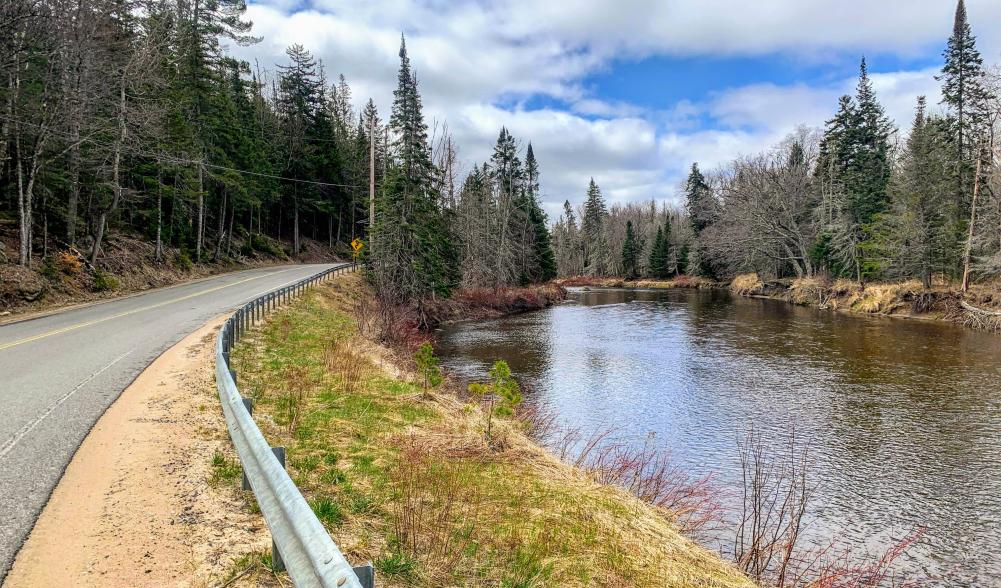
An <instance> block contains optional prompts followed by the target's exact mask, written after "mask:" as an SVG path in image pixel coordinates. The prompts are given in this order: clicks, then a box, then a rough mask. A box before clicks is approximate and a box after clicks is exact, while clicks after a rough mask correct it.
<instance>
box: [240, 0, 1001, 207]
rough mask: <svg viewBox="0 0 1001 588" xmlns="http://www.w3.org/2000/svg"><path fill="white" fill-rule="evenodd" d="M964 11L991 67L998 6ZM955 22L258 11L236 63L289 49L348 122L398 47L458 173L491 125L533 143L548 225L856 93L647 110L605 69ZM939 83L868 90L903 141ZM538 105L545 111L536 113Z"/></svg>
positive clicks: (633, 11)
mask: <svg viewBox="0 0 1001 588" xmlns="http://www.w3.org/2000/svg"><path fill="white" fill-rule="evenodd" d="M967 4H968V9H969V13H970V16H971V19H972V21H973V23H974V30H975V32H978V33H980V34H981V37H980V38H979V44H980V47H981V49H982V50H983V52H984V54H985V57H986V58H987V61H989V62H990V61H994V60H995V59H994V57H993V56H994V54H996V53H1001V34H996V33H995V32H994V28H993V27H986V26H978V24H977V23H989V22H993V21H996V20H998V19H1001V2H997V1H996V0H968V2H967ZM953 8H954V4H953V3H952V1H951V0H949V1H946V2H943V1H941V0H883V1H882V2H879V3H875V2H871V1H870V0H812V1H810V2H803V1H802V0H759V2H757V3H755V4H754V5H753V6H751V5H748V3H747V2H746V0H616V1H615V2H612V1H586V0H577V1H573V0H568V1H566V2H536V1H535V0H452V1H445V0H416V1H415V0H378V1H370V2H358V1H357V0H312V1H311V2H310V1H308V0H266V1H257V2H253V3H252V4H251V5H250V7H249V9H248V13H247V14H248V18H249V19H251V20H253V21H254V23H255V27H254V34H255V35H259V36H262V37H263V41H262V42H261V43H259V44H257V45H254V46H250V47H231V50H232V51H233V52H234V53H236V54H237V55H238V56H240V57H242V58H244V59H248V60H249V61H251V62H252V63H253V62H254V60H258V61H259V62H260V64H261V65H262V67H265V68H271V69H273V64H275V63H283V62H284V61H285V55H284V51H285V48H286V47H287V46H288V45H290V44H292V43H300V44H302V45H304V46H305V47H306V48H307V49H308V50H310V51H311V52H312V53H313V54H314V55H315V56H317V57H318V58H319V59H321V60H322V62H323V63H324V66H325V68H326V70H327V72H328V78H329V79H333V78H334V77H335V76H336V74H338V73H343V74H344V75H345V76H346V77H347V79H348V82H349V83H350V85H351V88H352V91H353V97H354V101H355V104H356V107H360V106H361V105H362V103H363V102H365V101H366V100H367V99H368V98H369V97H372V98H373V99H374V100H375V102H376V105H377V106H378V107H379V109H380V112H381V113H382V115H383V118H386V117H387V116H388V111H389V107H390V104H391V101H392V91H393V88H394V87H395V85H396V73H397V68H398V65H399V60H398V57H397V51H398V49H399V42H400V33H401V32H405V33H406V35H407V45H408V48H409V50H410V57H411V60H412V63H413V67H414V70H415V72H416V74H417V76H418V78H419V82H420V89H421V93H422V97H423V102H424V106H425V111H426V114H427V116H428V119H429V122H437V123H438V124H439V125H440V124H441V123H447V125H448V129H449V131H450V132H451V133H452V134H453V135H454V137H455V139H456V142H457V144H458V145H459V150H460V153H459V155H460V160H461V161H462V162H463V164H464V165H465V166H466V168H469V167H471V166H472V165H473V163H476V162H482V161H484V160H485V159H486V158H488V157H489V155H490V153H491V150H492V148H493V144H494V141H495V140H496V137H497V133H498V131H499V129H500V127H501V126H506V127H507V128H508V129H509V130H510V131H511V132H512V133H513V134H514V135H515V136H516V137H518V138H519V139H521V140H522V141H523V143H527V142H528V141H531V142H532V143H533V146H534V148H535V152H536V155H537V157H538V158H539V160H540V163H541V165H542V185H543V191H544V195H545V198H546V208H547V211H548V212H550V214H551V215H552V214H556V213H558V211H559V207H560V205H561V204H562V202H563V200H564V199H570V200H571V201H572V202H579V201H580V200H581V199H583V197H584V192H585V190H586V186H587V182H588V180H589V178H590V177H592V176H593V177H594V178H595V180H596V181H597V182H598V183H599V184H600V185H601V186H602V188H603V190H604V191H605V193H606V196H607V197H608V198H609V200H611V201H613V202H621V201H628V200H636V199H645V198H656V199H659V200H670V199H672V198H674V197H675V196H676V192H677V186H678V184H679V182H680V181H681V180H682V179H683V178H684V176H685V174H686V173H687V170H688V167H689V166H690V165H691V163H692V162H693V161H698V162H699V163H700V164H701V165H702V166H703V167H704V168H707V169H708V168H712V167H715V166H717V165H719V164H722V163H724V162H726V161H729V160H730V159H732V158H734V157H736V156H738V155H741V154H749V153H753V152H758V151H761V150H763V149H767V148H769V147H771V146H772V145H774V144H775V143H777V142H779V141H780V140H782V138H783V137H784V136H785V135H787V134H788V133H790V132H792V131H794V130H795V129H796V127H797V126H799V125H809V126H820V125H822V124H823V123H824V121H825V120H826V119H827V118H829V117H830V116H831V114H832V113H833V110H834V108H835V107H836V104H837V98H838V96H839V95H841V94H844V93H851V92H853V91H854V85H855V80H854V79H852V78H846V79H836V80H831V81H828V82H825V83H820V84H812V85H808V84H805V83H794V84H787V85H779V84H774V83H770V82H768V80H762V81H761V82H759V83H754V84H749V85H745V86H741V87H735V88H728V89H723V88H721V89H719V90H717V91H715V92H712V93H710V94H709V95H708V97H702V98H698V97H690V98H688V99H683V100H679V101H678V102H676V103H675V104H671V105H667V106H666V107H665V108H664V109H663V110H660V111H652V110H649V109H647V108H641V107H639V106H637V105H635V104H631V103H630V102H628V101H624V100H621V99H610V98H608V97H605V96H601V95H596V94H595V93H594V91H593V90H592V89H590V88H589V87H588V86H587V85H586V84H585V79H586V78H587V76H589V75H591V74H594V73H596V72H601V71H607V70H609V69H611V68H614V66H615V63H616V61H617V60H621V59H630V60H642V59H643V58H644V57H646V56H653V55H657V56H667V57H672V56H711V57H718V56H729V55H737V56H776V55H777V56H781V57H782V58H790V57H791V58H793V59H802V60H806V61H812V62H817V61H822V60H824V59H826V58H828V57H831V56H835V57H836V58H837V59H843V58H844V56H845V55H849V54H850V55H853V56H854V55H857V54H860V53H864V52H865V53H870V54H873V53H877V52H879V53H884V54H895V55H899V56H903V57H912V56H915V55H920V56H924V57H927V56H929V55H933V56H934V55H935V54H936V53H937V52H938V51H939V49H937V47H940V46H941V45H942V44H943V43H944V40H945V38H946V37H947V36H948V34H949V32H950V29H951V26H950V25H951V18H952V10H953ZM935 73H936V72H935V70H934V69H921V70H916V71H899V72H891V73H878V74H874V75H873V76H872V78H873V83H874V86H875V88H876V92H877V95H878V97H879V99H880V101H881V103H882V104H883V105H884V106H885V107H886V109H887V112H888V114H889V115H890V116H891V117H892V118H894V120H895V121H896V122H897V123H898V125H900V126H901V127H904V128H906V126H907V125H908V124H909V122H910V118H911V115H912V112H913V108H914V102H915V98H916V96H918V95H919V94H925V95H927V97H928V102H929V104H931V105H935V104H937V103H938V100H939V95H938V92H939V90H938V83H937V82H936V81H935V80H934V74H935ZM680 82H681V83H683V80H682V81H680ZM651 83H652V84H657V83H665V82H664V81H662V80H651ZM537 98H544V100H538V101H537V100H536V99H537ZM540 103H541V104H545V105H546V106H544V107H537V106H531V105H533V104H540Z"/></svg>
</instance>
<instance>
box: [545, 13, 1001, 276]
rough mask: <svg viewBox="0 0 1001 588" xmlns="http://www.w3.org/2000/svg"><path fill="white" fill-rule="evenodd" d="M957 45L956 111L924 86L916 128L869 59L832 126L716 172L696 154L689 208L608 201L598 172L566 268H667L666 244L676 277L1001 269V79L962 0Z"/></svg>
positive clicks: (945, 92)
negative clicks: (608, 204) (999, 144)
mask: <svg viewBox="0 0 1001 588" xmlns="http://www.w3.org/2000/svg"><path fill="white" fill-rule="evenodd" d="M944 57H945V65H944V67H943V68H942V71H941V74H940V76H939V77H938V79H939V80H940V81H941V83H942V96H943V100H942V105H941V106H942V107H943V108H942V111H943V113H942V114H935V113H931V112H929V108H928V105H927V104H926V100H925V98H924V97H918V98H917V103H916V107H915V117H914V121H913V123H912V124H911V127H910V129H909V130H908V131H907V133H906V136H907V138H906V140H902V141H901V140H898V139H897V137H898V136H899V134H900V133H898V131H897V129H895V128H893V126H892V124H891V123H890V121H889V120H888V118H887V116H886V115H885V113H884V110H883V108H882V106H881V105H880V103H879V101H878V99H877V97H876V94H875V92H874V91H873V86H872V81H871V80H870V78H869V74H868V71H867V68H866V62H865V60H864V59H863V60H862V63H861V67H860V74H859V80H858V86H857V89H856V92H855V94H854V95H851V96H843V97H842V98H841V99H840V100H839V103H838V109H837V111H836V113H835V115H834V116H833V118H832V119H831V120H829V121H828V122H827V124H826V126H825V128H824V129H823V131H810V130H807V129H801V130H799V131H797V132H796V133H794V134H793V135H792V136H790V137H788V138H787V139H786V140H785V141H784V142H783V143H782V144H781V145H778V146H776V147H775V148H774V149H772V150H770V151H767V152H765V153H761V154H758V155H753V156H746V157H741V158H739V159H737V160H735V161H733V162H731V163H730V164H728V165H726V166H723V167H722V168H720V169H717V170H713V171H712V172H709V173H705V174H704V173H703V172H702V171H701V170H699V168H698V166H697V165H693V166H692V169H691V172H690V174H689V177H688V180H687V182H686V184H685V187H684V208H683V209H679V210H671V209H665V208H657V207H656V206H654V205H653V204H648V205H631V206H623V207H618V208H613V209H612V210H611V211H606V210H605V205H604V204H603V201H602V199H601V195H600V191H599V190H598V189H597V187H596V186H595V185H594V183H593V181H592V184H591V187H590V189H589V190H588V196H587V200H586V202H585V205H584V207H583V210H582V211H577V213H576V214H575V212H574V210H573V209H572V208H571V207H570V205H569V204H567V205H566V206H565V209H566V210H565V212H564V214H563V216H562V217H561V218H560V219H559V220H558V221H557V223H556V227H555V229H554V241H555V243H556V254H557V259H558V260H559V271H560V274H561V275H579V274H592V275H603V274H613V275H618V276H623V277H634V276H637V275H649V276H655V277H662V276H663V275H664V274H665V263H664V261H663V260H664V259H665V256H666V259H667V262H666V266H667V268H666V273H667V275H672V274H675V273H690V274H697V275H702V276H706V277H710V278H714V279H727V278H730V277H732V276H734V275H736V274H739V273H743V272H752V271H753V272H758V273H759V274H761V275H763V276H778V277H785V276H797V277H810V276H814V275H824V276H830V277H849V278H852V279H855V280H859V281H864V280H873V279H893V280H897V279H919V280H921V281H922V282H923V283H924V284H925V286H930V285H931V283H932V280H933V279H936V280H947V281H955V282H960V283H963V284H964V288H965V285H966V282H967V280H968V278H969V276H970V275H974V276H980V277H993V276H996V275H998V274H1001V192H999V190H1001V172H999V170H998V165H997V164H998V159H997V157H996V156H997V148H996V145H995V143H994V137H995V133H996V131H997V130H998V119H999V115H1001V102H999V99H998V96H999V93H998V88H999V86H1001V84H999V82H998V81H999V76H998V73H997V71H996V70H988V68H986V67H985V66H984V64H983V59H982V58H981V56H980V54H979V52H978V51H977V49H976V40H975V37H974V36H973V34H972V32H971V28H970V25H969V22H968V19H967V14H966V9H965V6H964V4H963V2H962V1H960V2H959V4H958V6H957V10H956V16H955V21H954V29H953V34H952V37H951V38H950V39H949V43H948V47H947V49H946V51H945V54H944ZM581 216H583V219H582V221H578V220H577V219H578V218H579V217H581ZM578 224H580V226H579V227H578ZM665 242H666V246H665Z"/></svg>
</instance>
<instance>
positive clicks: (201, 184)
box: [195, 157, 205, 262]
mask: <svg viewBox="0 0 1001 588" xmlns="http://www.w3.org/2000/svg"><path fill="white" fill-rule="evenodd" d="M203 159H204V157H203ZM204 169H205V168H203V167H202V164H201V163H200V162H199V164H198V227H197V229H196V231H197V233H196V237H195V261H196V262H198V261H201V260H202V235H204V234H205V232H204V231H203V230H202V227H203V225H204V224H205V173H204Z"/></svg>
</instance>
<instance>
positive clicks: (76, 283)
mask: <svg viewBox="0 0 1001 588" xmlns="http://www.w3.org/2000/svg"><path fill="white" fill-rule="evenodd" d="M4 237H5V235H4V234H2V233H0V252H2V251H3V249H5V248H6V249H8V250H9V248H7V247H5V246H3V243H4ZM102 251H103V253H102V255H101V257H100V258H99V260H98V262H97V265H91V264H90V262H89V261H88V259H87V256H86V255H85V254H84V253H83V252H81V251H79V250H76V249H64V250H60V251H52V252H51V253H50V254H49V255H48V256H47V257H42V256H39V257H38V258H36V259H35V260H34V261H33V262H32V264H31V266H30V267H21V266H19V265H15V264H14V263H13V262H11V261H10V260H6V261H4V259H5V258H4V257H3V256H0V323H2V322H4V321H7V320H12V319H17V318H21V317H22V316H26V315H29V314H34V313H39V312H47V311H50V310H52V309H56V308H62V307H66V306H71V305H76V304H81V303H87V302H93V301H97V300H104V299H108V298H115V297H118V296H122V295H126V294H132V293H136V292H143V291H146V290H150V289H152V288H161V287H164V286H171V285H174V284H179V283H182V282H187V281H191V280H195V279H199V278H204V277H208V276H212V275H217V274H221V273H225V272H230V271H238V270H244V269H252V268H256V267H265V266H270V265H277V264H288V263H324V262H330V261H336V259H337V256H336V255H335V252H334V251H333V250H331V249H330V248H329V247H327V246H326V245H324V244H322V243H319V242H317V241H312V240H309V239H304V240H303V244H302V251H301V252H300V253H299V254H298V255H292V254H291V249H290V248H288V247H286V246H285V245H284V244H283V243H281V242H279V241H276V240H274V239H270V238H267V237H263V236H258V235H254V236H253V237H250V238H247V239H245V240H244V241H242V242H238V243H236V244H234V245H233V247H232V248H231V249H230V250H228V251H223V252H220V253H219V254H218V255H216V254H215V253H214V252H207V253H205V254H204V255H205V258H206V259H205V260H204V261H203V262H202V263H194V262H193V261H192V259H191V253H189V252H187V251H185V250H180V249H165V250H164V251H163V252H162V254H161V256H160V259H159V260H158V259H157V256H156V248H155V247H154V246H153V244H151V243H149V242H147V241H145V240H143V239H140V238H136V237H131V236H128V235H111V236H109V237H108V239H107V241H106V243H105V245H104V247H103V249H102Z"/></svg>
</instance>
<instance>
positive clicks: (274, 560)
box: [271, 539, 285, 572]
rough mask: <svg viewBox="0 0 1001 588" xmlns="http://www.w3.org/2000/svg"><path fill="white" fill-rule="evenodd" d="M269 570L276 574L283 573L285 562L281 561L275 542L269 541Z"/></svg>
mask: <svg viewBox="0 0 1001 588" xmlns="http://www.w3.org/2000/svg"><path fill="white" fill-rule="evenodd" d="M271 569H272V570H274V571H276V572H284V571H285V562H284V561H282V554H281V552H280V551H278V545H277V544H275V540H274V539H272V540H271Z"/></svg>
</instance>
